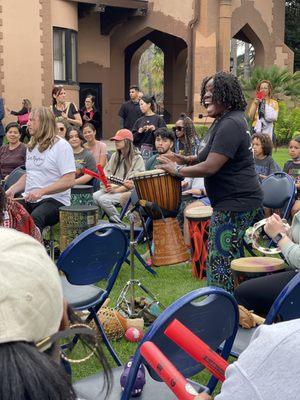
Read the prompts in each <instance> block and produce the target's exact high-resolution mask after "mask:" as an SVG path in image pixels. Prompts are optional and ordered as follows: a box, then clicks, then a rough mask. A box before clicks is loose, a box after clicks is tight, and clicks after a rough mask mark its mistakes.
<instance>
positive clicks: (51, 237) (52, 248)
mask: <svg viewBox="0 0 300 400" xmlns="http://www.w3.org/2000/svg"><path fill="white" fill-rule="evenodd" d="M50 257H51V258H52V260H53V261H54V225H52V226H50Z"/></svg>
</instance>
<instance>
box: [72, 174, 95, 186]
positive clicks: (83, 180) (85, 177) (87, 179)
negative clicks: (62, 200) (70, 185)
mask: <svg viewBox="0 0 300 400" xmlns="http://www.w3.org/2000/svg"><path fill="white" fill-rule="evenodd" d="M92 179H93V177H92V176H90V175H88V174H84V175H82V176H80V177H79V178H76V179H75V185H85V184H86V183H88V182H90V181H91V180H92Z"/></svg>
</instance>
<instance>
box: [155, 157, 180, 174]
mask: <svg viewBox="0 0 300 400" xmlns="http://www.w3.org/2000/svg"><path fill="white" fill-rule="evenodd" d="M162 157H163V156H162ZM159 161H162V160H159ZM176 166H177V164H176V163H174V162H170V161H169V160H168V163H166V164H158V165H157V166H156V168H158V169H163V170H164V171H166V172H168V173H169V174H170V175H176Z"/></svg>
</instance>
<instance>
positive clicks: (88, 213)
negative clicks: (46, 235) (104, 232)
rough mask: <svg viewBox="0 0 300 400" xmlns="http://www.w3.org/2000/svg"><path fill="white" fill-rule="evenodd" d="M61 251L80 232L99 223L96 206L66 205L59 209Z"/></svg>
mask: <svg viewBox="0 0 300 400" xmlns="http://www.w3.org/2000/svg"><path fill="white" fill-rule="evenodd" d="M59 222H60V251H63V250H64V249H65V248H66V247H67V246H68V245H69V244H70V243H71V242H72V240H74V239H75V238H76V237H77V236H78V235H80V233H82V232H84V231H86V230H87V229H89V228H91V227H92V226H96V225H97V223H98V207H96V206H64V207H60V209H59Z"/></svg>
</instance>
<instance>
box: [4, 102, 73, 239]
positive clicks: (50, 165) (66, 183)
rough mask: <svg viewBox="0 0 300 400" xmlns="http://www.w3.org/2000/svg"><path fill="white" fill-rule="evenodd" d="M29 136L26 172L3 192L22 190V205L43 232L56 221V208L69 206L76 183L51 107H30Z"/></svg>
mask: <svg viewBox="0 0 300 400" xmlns="http://www.w3.org/2000/svg"><path fill="white" fill-rule="evenodd" d="M28 129H29V133H30V136H31V139H30V142H29V143H28V147H27V153H26V174H25V175H23V176H22V177H21V178H20V179H19V180H18V181H17V182H16V183H15V184H14V185H12V186H11V187H10V188H9V189H8V190H7V192H6V194H7V196H8V197H14V195H15V193H19V192H22V191H23V190H24V189H25V192H24V194H23V196H24V198H25V208H26V209H27V211H28V212H29V213H30V214H31V216H32V218H33V220H34V222H35V224H36V226H37V227H38V228H39V229H40V231H41V232H42V231H43V229H44V228H45V227H46V226H52V225H55V224H56V223H57V222H58V221H59V208H60V207H62V206H68V205H70V201H71V190H70V188H71V187H72V186H74V184H75V162H74V156H73V152H72V148H71V146H70V145H69V143H67V142H66V141H65V140H64V139H62V138H60V137H59V136H57V135H56V132H57V128H56V124H55V118H54V115H53V114H52V112H51V110H49V109H48V108H46V107H39V108H36V109H35V110H32V111H31V113H30V116H29V120H28Z"/></svg>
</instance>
